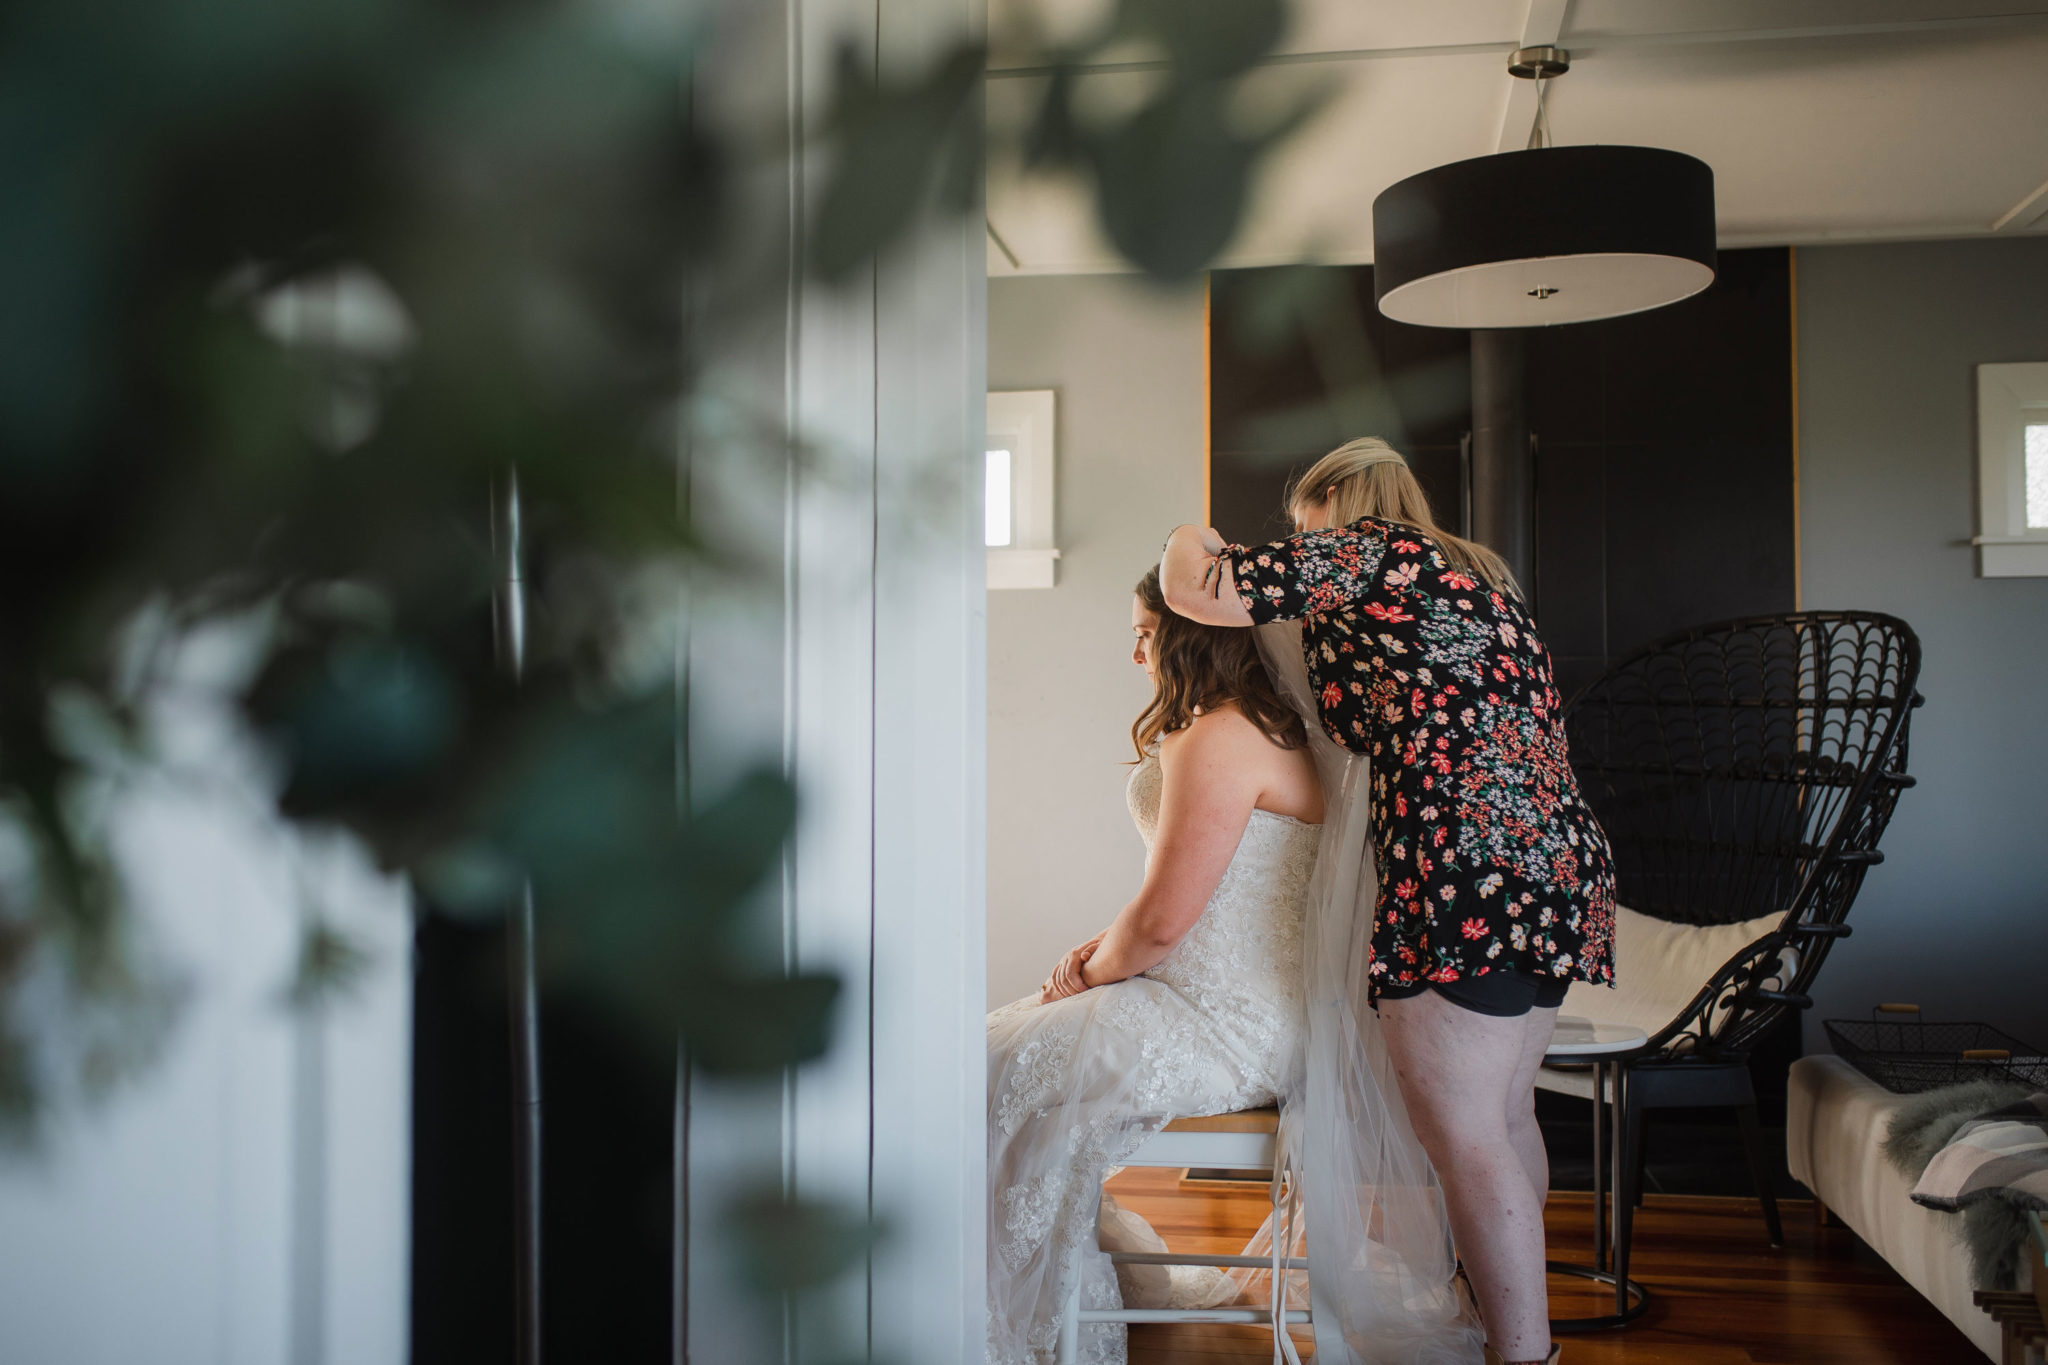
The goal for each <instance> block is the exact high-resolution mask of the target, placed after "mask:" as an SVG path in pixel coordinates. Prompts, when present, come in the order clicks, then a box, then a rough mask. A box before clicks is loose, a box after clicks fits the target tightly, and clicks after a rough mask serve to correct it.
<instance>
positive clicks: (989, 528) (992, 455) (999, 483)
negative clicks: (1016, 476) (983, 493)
mask: <svg viewBox="0 0 2048 1365" xmlns="http://www.w3.org/2000/svg"><path fill="white" fill-rule="evenodd" d="M987 480H988V481H987V484H986V487H987V489H988V494H987V506H986V508H985V509H984V521H983V525H984V527H985V530H984V532H983V535H982V542H981V543H982V544H984V545H988V546H991V547H1001V546H1004V545H1008V544H1009V543H1010V536H1011V533H1012V528H1013V523H1012V521H1011V518H1010V452H1009V451H1007V450H991V451H990V452H989V453H988V474H987Z"/></svg>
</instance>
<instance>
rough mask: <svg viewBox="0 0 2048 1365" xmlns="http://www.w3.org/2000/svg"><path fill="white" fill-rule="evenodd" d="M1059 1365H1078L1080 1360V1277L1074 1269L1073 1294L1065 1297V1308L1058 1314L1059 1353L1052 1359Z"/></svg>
mask: <svg viewBox="0 0 2048 1365" xmlns="http://www.w3.org/2000/svg"><path fill="white" fill-rule="evenodd" d="M1053 1359H1054V1360H1056V1361H1058V1362H1059V1365H1078V1362H1079V1361H1080V1359H1081V1275H1080V1267H1078V1266H1076V1267H1075V1274H1074V1292H1073V1293H1071V1294H1069V1295H1068V1296H1067V1306H1066V1308H1065V1309H1064V1310H1062V1311H1061V1313H1060V1344H1059V1352H1058V1354H1057V1355H1055V1356H1054V1357H1053Z"/></svg>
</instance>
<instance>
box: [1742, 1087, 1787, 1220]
mask: <svg viewBox="0 0 2048 1365" xmlns="http://www.w3.org/2000/svg"><path fill="white" fill-rule="evenodd" d="M1735 1117H1736V1119H1737V1121H1738V1122H1739V1123H1740V1124H1741V1125H1742V1146H1743V1148H1744V1149H1745V1150H1746V1151H1747V1152H1748V1153H1749V1176H1750V1179H1752V1180H1754V1181H1755V1182H1756V1197H1757V1201H1758V1202H1759V1203H1761V1204H1762V1205H1763V1206H1764V1227H1765V1229H1766V1230H1767V1231H1769V1233H1770V1234H1771V1245H1772V1246H1774V1247H1782V1246H1784V1245H1785V1228H1784V1225H1783V1224H1781V1223H1780V1222H1779V1221H1778V1196H1777V1194H1776V1192H1775V1191H1774V1190H1773V1189H1772V1188H1771V1186H1772V1184H1773V1181H1772V1179H1771V1176H1772V1171H1771V1159H1770V1156H1769V1155H1768V1154H1767V1153H1766V1151H1765V1149H1764V1130H1763V1125H1762V1124H1761V1123H1760V1122H1759V1121H1758V1120H1757V1114H1756V1105H1755V1104H1738V1105H1736V1106H1735Z"/></svg>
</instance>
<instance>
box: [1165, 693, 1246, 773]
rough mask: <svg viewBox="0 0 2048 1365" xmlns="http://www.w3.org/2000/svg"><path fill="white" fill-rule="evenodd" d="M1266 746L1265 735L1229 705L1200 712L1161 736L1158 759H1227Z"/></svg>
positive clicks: (1240, 712) (1242, 713)
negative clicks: (1184, 723)
mask: <svg viewBox="0 0 2048 1365" xmlns="http://www.w3.org/2000/svg"><path fill="white" fill-rule="evenodd" d="M1266 743H1267V740H1266V736H1265V734H1264V732H1263V731H1261V730H1260V729H1259V727H1258V726H1256V725H1254V724H1252V723H1251V721H1250V720H1248V719H1247V718H1246V717H1245V714H1244V712H1242V711H1240V710H1238V709H1237V707H1235V706H1233V705H1230V704H1227V703H1226V704H1225V705H1222V706H1218V707H1215V708H1213V709H1210V710H1206V711H1200V712H1197V713H1196V715H1195V718H1194V719H1193V720H1192V721H1190V722H1188V724H1186V725H1184V726H1182V727H1181V728H1180V729H1178V730H1175V731H1173V732H1172V733H1171V734H1165V735H1161V736H1160V737H1159V756H1160V758H1161V759H1162V760H1172V759H1179V760H1182V761H1186V760H1189V759H1193V760H1197V761H1200V760H1204V759H1208V760H1227V759H1229V758H1230V757H1232V756H1233V755H1237V754H1243V753H1250V752H1252V751H1253V749H1254V746H1258V745H1264V744H1266Z"/></svg>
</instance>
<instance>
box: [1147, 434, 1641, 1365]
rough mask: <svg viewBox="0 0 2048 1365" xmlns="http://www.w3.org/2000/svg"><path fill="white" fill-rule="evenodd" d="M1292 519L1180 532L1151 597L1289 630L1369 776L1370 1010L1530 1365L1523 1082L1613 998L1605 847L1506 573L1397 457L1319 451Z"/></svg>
mask: <svg viewBox="0 0 2048 1365" xmlns="http://www.w3.org/2000/svg"><path fill="white" fill-rule="evenodd" d="M1288 504H1289V511H1290V512H1291V513H1292V515H1293V517H1294V523H1295V525H1296V526H1297V527H1298V528H1299V532H1298V533H1297V534H1295V535H1292V536H1289V537H1288V538H1287V539H1285V540H1280V541H1276V542H1274V543H1273V544H1271V545H1263V546H1259V547H1256V548H1253V549H1246V548H1244V547H1242V546H1237V545H1226V544H1224V542H1223V540H1222V538H1221V537H1220V536H1218V535H1217V534H1216V532H1215V531H1213V530H1210V529H1208V528H1206V527H1196V526H1183V527H1180V528H1179V529H1178V530H1176V531H1175V532H1174V533H1173V536H1172V538H1171V539H1169V540H1168V541H1167V545H1166V552H1165V556H1164V558H1163V559H1162V560H1161V562H1160V570H1159V577H1160V582H1161V585H1162V586H1163V588H1164V589H1165V596H1166V601H1167V604H1168V605H1169V606H1171V607H1172V608H1173V610H1174V611H1175V612H1177V613H1179V614H1180V615H1183V616H1186V617H1189V618H1191V619H1193V620H1196V621H1200V622H1203V623H1205V624H1208V625H1232V626H1251V625H1258V624H1263V623H1265V622H1269V621H1283V620H1294V619H1300V620H1301V621H1302V623H1303V628H1302V648H1303V653H1304V654H1305V656H1306V660H1305V661H1306V663H1307V667H1308V676H1309V681H1310V684H1311V686H1312V688H1313V690H1314V691H1315V693H1316V696H1317V701H1318V703H1319V706H1320V710H1321V717H1322V722H1323V727H1324V729H1325V730H1326V731H1328V733H1329V735H1330V737H1331V738H1332V739H1333V740H1335V741H1336V742H1337V743H1339V744H1341V745H1343V746H1344V747H1346V748H1347V749H1350V750H1352V751H1353V752H1355V753H1359V754H1363V755H1365V756H1366V757H1367V758H1368V759H1370V761H1371V784H1372V785H1371V795H1370V800H1371V812H1372V830H1373V836H1372V837H1373V842H1374V853H1375V862H1376V864H1377V867H1378V871H1379V896H1378V901H1377V905H1376V908H1375V910H1374V919H1373V931H1372V962H1371V968H1370V972H1371V975H1370V981H1369V987H1368V990H1369V994H1370V998H1371V999H1372V1001H1373V1003H1374V1005H1375V1007H1376V1008H1377V1009H1378V1010H1379V1014H1380V1020H1381V1024H1382V1027H1383V1031H1384V1034H1385V1038H1386V1044H1387V1048H1388V1051H1389V1053H1390V1054H1391V1057H1392V1060H1393V1064H1394V1071H1395V1076H1396V1078H1397V1081H1398V1083H1399V1086H1400V1089H1401V1094H1402V1098H1403V1099H1404V1100H1405V1101H1406V1104H1407V1109H1408V1114H1409V1118H1410V1121H1411V1122H1412V1123H1413V1124H1414V1127H1415V1132H1416V1136H1417V1138H1418V1139H1419V1140H1420V1141H1421V1144H1422V1146H1423V1149H1424V1150H1425V1151H1426V1152H1427V1153H1428V1154H1429V1158H1430V1161H1431V1163H1432V1164H1433V1165H1434V1166H1435V1167H1436V1171H1437V1175H1438V1178H1439V1180H1440V1181H1441V1183H1442V1186H1443V1190H1444V1200H1445V1205H1446V1212H1447V1213H1448V1215H1449V1220H1450V1225H1451V1232H1452V1235H1453V1237H1454V1238H1455V1239H1456V1242H1457V1247H1458V1253H1459V1256H1460V1258H1461V1259H1462V1260H1463V1262H1464V1265H1465V1268H1466V1271H1467V1273H1468V1274H1469V1276H1470V1278H1471V1282H1472V1286H1473V1290H1474V1295H1475V1297H1476V1299H1477V1302H1478V1308H1479V1312H1480V1316H1481V1317H1482V1319H1483V1320H1484V1322H1485V1325H1486V1333H1487V1340H1488V1342H1489V1345H1488V1348H1487V1355H1488V1359H1489V1360H1495V1361H1504V1362H1508V1363H1509V1365H1514V1363H1515V1362H1533V1363H1534V1365H1541V1363H1542V1362H1544V1361H1547V1360H1551V1359H1554V1358H1555V1352H1554V1350H1553V1348H1552V1346H1551V1344H1550V1329H1549V1318H1548V1304H1547V1295H1546V1290H1545V1283H1544V1265H1543V1262H1544V1252H1543V1201H1544V1196H1545V1193H1546V1192H1547V1191H1548V1189H1549V1185H1550V1170H1549V1162H1548V1159H1547V1157H1546V1155H1545V1153H1544V1150H1543V1138H1542V1134H1541V1133H1540V1132H1539V1131H1538V1129H1537V1127H1536V1113H1535V1086H1536V1068H1537V1067H1538V1066H1539V1065H1541V1064H1542V1061H1543V1054H1544V1051H1545V1049H1546V1048H1547V1047H1548V1046H1549V1043H1550V1036H1551V1031H1552V1028H1553V1027H1554V1025H1555V1023H1556V1019H1557V1007H1558V1005H1559V1004H1560V1003H1561V1002H1562V1001H1563V999H1564V993H1565V987H1566V985H1567V984H1568V983H1570V982H1573V981H1594V982H1600V983H1603V984H1607V985H1612V984H1613V976H1614V973H1613V966H1612V959H1613V936H1614V871H1613V865H1612V858H1611V855H1610V853H1609V851H1608V847H1607V839H1606V836H1605V835H1604V834H1602V833H1601V830H1600V826H1599V823H1598V822H1597V821H1596V820H1595V819H1594V818H1593V813H1592V811H1591V810H1589V809H1588V808H1587V806H1586V804H1585V802H1584V800H1583V799H1582V798H1581V797H1580V795H1579V790H1578V784H1577V782H1576V780H1575V779H1574V778H1573V776H1572V770H1571V766H1570V764H1569V763H1568V762H1567V761H1566V756H1565V734H1564V724H1563V720H1562V717H1561V715H1560V711H1561V703H1560V700H1559V697H1558V694H1557V689H1556V687H1555V686H1554V684H1553V683H1552V680H1551V668H1550V656H1549V654H1548V652H1547V651H1546V650H1545V649H1544V647H1543V644H1542V641H1541V640H1540V638H1539V637H1538V636H1537V634H1536V629H1535V625H1534V623H1533V622H1532V621H1531V620H1530V619H1529V613H1528V609H1527V608H1526V607H1525V606H1524V604H1523V602H1522V599H1521V594H1520V591H1519V590H1518V588H1517V587H1516V585H1515V582H1514V580H1513V577H1512V576H1511V575H1510V573H1509V572H1508V569H1507V566H1506V564H1505V563H1503V562H1502V560H1501V558H1500V557H1499V556H1498V555H1496V554H1494V553H1493V552H1492V551H1490V550H1488V549H1486V548H1485V547H1484V546H1481V545H1476V544H1474V543H1472V542H1471V541H1467V540H1463V539H1460V538H1459V537H1457V536H1453V535H1451V534H1449V533H1448V532H1445V531H1442V530H1440V529H1438V528H1437V526H1436V523H1435V521H1434V519H1433V518H1432V517H1431V516H1430V512H1429V502H1428V499H1427V498H1426V497H1425V496H1424V495H1423V492H1422V487H1421V485H1420V484H1418V483H1417V482H1416V481H1415V476H1414V474H1412V473H1411V472H1410V471H1409V469H1408V465H1407V462H1406V461H1405V460H1403V459H1402V458H1401V456H1400V454H1399V453H1398V452H1396V451H1395V450H1394V449H1393V448H1392V447H1390V446H1388V445H1387V444H1386V443H1385V442H1384V441H1380V440H1376V439H1373V438H1371V437H1367V438H1364V439H1361V440H1356V441H1352V442H1350V443H1348V444H1346V445H1344V446H1341V447H1339V448H1338V449H1336V450H1334V451H1332V452H1331V453H1330V454H1328V455H1326V456H1324V457H1323V458H1322V459H1321V460H1320V461H1318V462H1317V463H1316V464H1315V465H1314V467H1312V468H1311V469H1310V470H1309V471H1308V472H1307V473H1306V474H1304V475H1303V476H1302V477H1301V479H1300V480H1299V481H1298V482H1296V484H1295V485H1294V487H1293V488H1292V489H1291V490H1289V495H1288Z"/></svg>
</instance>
